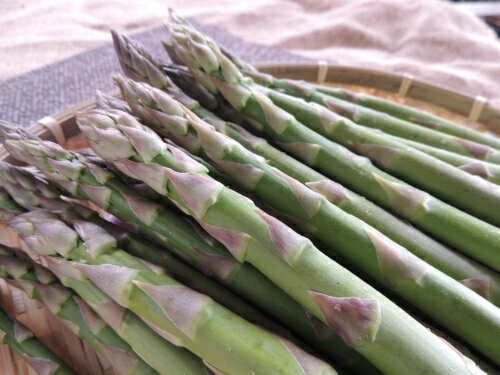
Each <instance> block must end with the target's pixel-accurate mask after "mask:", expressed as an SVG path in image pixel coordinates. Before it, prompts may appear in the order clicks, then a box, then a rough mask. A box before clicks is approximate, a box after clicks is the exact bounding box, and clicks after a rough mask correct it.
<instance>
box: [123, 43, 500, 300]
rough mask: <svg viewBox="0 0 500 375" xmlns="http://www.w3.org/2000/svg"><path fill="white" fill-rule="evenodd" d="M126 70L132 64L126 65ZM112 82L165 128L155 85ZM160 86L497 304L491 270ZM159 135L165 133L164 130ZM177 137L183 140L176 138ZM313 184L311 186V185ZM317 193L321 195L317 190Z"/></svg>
mask: <svg viewBox="0 0 500 375" xmlns="http://www.w3.org/2000/svg"><path fill="white" fill-rule="evenodd" d="M121 39H123V40H128V39H127V38H126V37H123V36H121ZM133 45H135V44H133V43H128V44H127V45H122V48H121V49H120V51H122V52H121V53H122V55H119V58H120V59H123V58H124V57H123V51H126V50H127V49H126V48H127V47H128V48H132V46H133ZM144 50H145V49H144V47H141V49H139V50H136V51H135V52H136V53H135V56H136V59H139V58H142V59H148V58H149V56H150V55H144V54H141V51H144ZM130 53H131V52H129V54H130ZM153 63H156V62H153ZM129 69H133V68H131V67H130V66H129ZM164 70H165V71H167V72H169V74H173V75H174V77H175V79H177V80H178V79H181V83H183V87H187V88H189V86H190V82H192V81H193V79H194V78H193V77H192V76H190V73H189V72H187V71H186V70H185V69H182V68H179V67H168V68H167V67H165V66H164ZM115 80H116V82H117V84H118V85H119V86H120V89H121V93H122V96H123V97H124V98H125V99H126V100H127V101H128V102H129V103H130V105H131V107H132V108H134V109H135V110H134V111H133V112H135V113H136V115H137V116H139V117H141V118H142V119H143V120H144V121H146V122H147V123H149V124H151V125H154V126H156V131H158V132H159V133H160V134H161V133H162V132H163V131H166V130H168V128H167V125H168V122H169V118H168V117H165V116H162V114H161V113H164V112H163V111H162V107H161V105H160V103H161V102H164V101H165V100H167V99H166V98H165V97H164V95H165V94H163V93H161V92H158V91H157V90H155V89H150V88H149V87H148V86H147V85H145V84H140V83H135V82H134V81H131V80H123V79H120V77H116V78H115ZM143 81H145V82H147V81H148V79H147V77H143ZM176 82H177V81H176ZM149 83H152V82H149ZM162 88H163V90H164V91H166V92H168V94H169V95H171V96H172V97H174V98H175V99H177V100H179V101H181V102H183V104H184V105H185V106H186V107H189V108H190V109H191V110H192V111H193V112H194V113H195V114H197V115H198V116H200V117H202V118H208V119H210V120H212V121H211V124H213V125H214V126H216V127H217V129H218V130H219V131H221V132H223V133H224V134H226V135H228V136H230V137H231V138H233V139H235V140H237V141H238V142H240V143H241V144H243V145H244V146H245V147H246V148H247V149H249V150H251V151H253V152H255V153H257V154H259V155H261V156H263V157H264V158H266V160H268V161H269V162H270V164H271V165H273V166H274V167H276V168H278V169H280V170H282V171H283V172H285V173H286V174H289V175H290V176H292V177H294V178H296V179H298V180H299V181H301V182H303V183H308V182H318V181H323V182H322V183H321V184H318V186H325V185H326V186H330V187H331V189H332V191H331V193H330V194H326V197H327V198H330V199H331V201H332V203H335V204H337V205H338V206H339V207H340V208H342V209H343V210H344V211H346V212H348V213H350V214H353V215H355V216H357V217H359V218H361V219H362V220H363V221H365V222H367V223H368V224H370V225H372V226H374V227H375V228H376V229H378V230H380V231H381V232H383V233H384V234H386V235H388V236H389V237H390V238H392V239H394V240H396V242H398V243H399V244H401V245H402V246H404V247H406V248H407V249H408V250H410V251H412V252H413V253H414V254H416V255H417V256H419V257H421V258H422V259H424V260H425V261H427V262H428V263H430V264H431V265H433V266H434V267H437V268H438V269H440V270H441V271H443V272H445V273H446V274H448V275H450V276H452V277H453V278H455V279H457V280H464V283H465V284H466V285H469V286H472V284H475V285H476V286H477V284H476V281H479V280H482V281H484V282H485V283H483V282H480V283H479V284H483V285H488V286H489V287H488V288H487V289H488V290H484V291H482V292H481V291H479V290H478V289H477V287H476V291H478V292H479V293H480V294H481V295H483V296H484V297H485V298H488V299H490V300H491V301H492V302H493V303H495V304H497V305H498V304H499V303H500V281H499V280H498V275H497V274H496V273H495V272H492V271H491V270H489V269H488V268H486V267H483V266H481V265H479V264H477V263H475V262H474V261H472V260H471V259H470V258H468V257H465V256H462V255H460V254H457V253H456V252H454V251H452V250H450V249H447V248H446V247H444V246H443V245H441V244H439V243H438V242H436V241H434V240H433V239H431V238H430V237H428V236H426V235H424V234H423V233H422V232H420V231H418V230H416V229H415V228H414V227H412V226H409V225H407V224H406V223H405V222H403V221H402V220H399V219H397V218H396V217H394V216H392V215H391V214H389V213H388V212H386V211H384V210H383V209H380V208H379V207H378V206H376V205H374V204H372V203H371V202H369V201H367V200H365V199H364V198H362V197H361V196H359V195H357V194H355V193H353V192H351V191H349V190H347V189H346V188H345V187H342V186H341V185H338V184H336V183H334V182H332V181H326V180H328V179H327V178H326V177H325V176H323V175H321V174H319V173H317V172H315V171H314V170H312V169H311V168H309V167H307V166H306V165H304V164H302V163H300V162H299V161H297V160H295V159H293V158H291V157H289V156H288V155H286V154H284V153H282V152H280V151H279V150H277V149H275V148H274V147H272V146H271V145H269V144H268V143H267V142H266V141H265V140H264V139H262V138H256V137H255V136H254V135H252V134H250V133H248V132H247V131H245V130H244V129H242V128H241V127H239V126H238V125H235V124H231V123H227V122H223V121H221V120H220V119H219V118H217V117H216V116H215V115H214V114H213V113H211V112H209V111H207V110H205V109H204V108H203V107H201V106H200V103H198V102H196V101H193V100H192V99H189V98H188V99H187V100H185V99H186V96H185V95H184V94H183V93H182V92H181V91H180V90H179V89H178V88H176V87H175V85H172V84H170V83H169V86H166V87H165V85H163V86H162ZM196 89H197V87H196V86H193V90H196ZM156 97H159V99H156ZM119 108H120V107H116V109H119ZM158 112H160V113H158ZM163 129H165V130H163ZM163 134H164V135H168V133H163ZM177 141H182V140H181V139H177ZM188 146H189V147H190V148H191V149H192V151H193V152H198V145H197V143H196V142H195V140H194V139H191V140H190V142H189V145H188ZM313 185H314V184H312V185H311V186H313ZM317 192H319V193H321V191H317ZM334 193H336V194H334ZM332 198H333V199H332Z"/></svg>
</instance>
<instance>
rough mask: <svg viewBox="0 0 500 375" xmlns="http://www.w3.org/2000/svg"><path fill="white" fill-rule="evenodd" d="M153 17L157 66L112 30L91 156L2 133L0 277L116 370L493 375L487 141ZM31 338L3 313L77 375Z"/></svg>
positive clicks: (494, 263) (17, 132) (496, 233)
mask: <svg viewBox="0 0 500 375" xmlns="http://www.w3.org/2000/svg"><path fill="white" fill-rule="evenodd" d="M166 26H167V29H168V35H169V39H168V40H167V41H164V42H163V46H164V47H165V49H166V51H167V52H168V54H169V56H170V58H171V60H172V61H173V63H169V64H166V63H164V62H162V61H159V60H158V59H156V58H154V57H153V56H152V55H151V54H150V53H149V52H148V51H147V50H146V48H145V47H144V46H142V45H141V44H139V43H138V42H136V41H133V40H131V39H129V38H128V37H125V36H123V35H120V34H118V33H116V32H113V33H112V37H113V42H114V46H115V50H116V54H117V57H118V59H119V61H120V64H121V67H122V69H123V72H124V74H125V76H126V77H123V76H120V75H117V76H115V77H113V79H114V81H115V83H116V85H117V86H118V87H119V89H120V91H121V98H122V99H118V98H114V97H109V96H107V95H105V94H102V93H98V95H97V107H98V108H97V109H93V110H89V111H86V112H83V113H79V114H78V115H77V122H78V126H79V129H80V130H81V132H82V133H83V135H84V136H85V137H86V139H87V140H88V143H89V145H90V149H85V150H81V151H78V152H76V151H69V150H66V149H64V148H63V147H61V146H60V145H58V144H56V143H53V142H49V141H44V140H41V139H38V138H37V137H36V136H34V135H32V134H29V133H27V132H26V131H23V130H21V129H20V128H19V127H17V126H15V125H14V124H9V123H6V122H2V123H1V124H2V126H1V128H2V131H1V133H2V135H1V139H2V142H3V143H4V146H5V148H6V149H7V150H8V151H9V153H10V155H11V156H12V158H14V159H16V160H17V161H18V162H20V163H21V162H22V163H25V164H26V165H27V166H14V165H12V164H9V163H7V162H1V163H0V186H1V189H0V215H1V216H0V218H1V219H2V220H4V221H5V222H6V223H7V224H8V225H9V226H10V228H12V229H13V230H14V231H15V232H16V233H17V234H18V235H19V237H20V239H21V240H22V244H23V246H22V249H13V248H7V247H3V248H1V250H0V254H1V255H0V276H1V277H2V278H3V279H4V280H5V281H6V282H8V283H9V284H10V285H12V286H13V287H15V288H19V289H21V290H23V291H24V292H25V293H26V294H27V295H28V296H29V297H31V298H35V299H37V300H39V301H41V302H42V303H43V304H45V305H46V306H47V308H48V309H49V310H50V311H51V312H52V313H53V314H54V315H56V316H57V317H59V318H60V319H61V321H62V322H64V323H65V324H66V325H68V326H69V327H70V328H71V329H72V330H73V332H74V333H75V334H76V335H78V336H80V337H81V338H82V339H84V340H86V341H88V342H89V343H90V344H91V345H92V346H93V347H94V348H95V350H96V351H97V352H99V353H100V354H101V355H102V356H104V357H105V358H106V359H108V360H109V362H110V364H111V365H112V366H113V367H114V369H115V370H116V372H117V373H118V374H123V375H125V374H163V375H186V374H189V375H197V374H200V375H201V374H215V375H218V374H225V375H278V374H279V375H327V374H351V375H382V374H385V375H424V374H425V375H450V374H457V375H466V374H471V375H478V374H486V373H487V374H499V373H500V370H499V368H498V366H499V365H500V309H499V306H500V275H499V272H500V228H499V225H500V187H499V185H497V184H499V183H500V139H498V138H495V137H494V136H492V135H488V134H484V133H480V132H478V131H475V130H472V129H470V128H466V127H463V126H461V125H458V124H455V123H453V122H450V121H448V120H445V119H442V118H439V117H437V116H434V115H431V114H429V113H426V112H422V111H420V110H416V109H413V108H411V107H407V106H404V105H401V104H396V103H393V102H390V101H387V100H383V99H380V98H377V97H374V96H370V95H367V94H360V93H355V92H351V91H348V90H345V89H340V88H331V87H325V86H320V85H314V84H310V83H307V82H302V81H293V80H286V79H278V78H276V77H273V76H271V75H268V74H264V73H261V72H259V71H258V70H256V69H255V68H254V67H253V66H252V65H250V64H248V63H246V62H244V61H241V60H240V59H239V58H238V57H237V56H234V55H232V54H231V53H230V52H229V51H227V50H225V49H224V48H222V47H220V46H219V45H218V44H217V43H216V42H215V41H214V40H212V39H210V38H209V37H208V36H206V35H204V34H203V33H202V32H200V31H199V30H196V29H195V28H194V27H193V26H192V25H191V24H189V23H188V22H187V21H185V20H184V19H182V18H180V17H179V16H177V15H176V14H175V13H173V12H172V13H171V14H170V18H169V20H168V22H167V24H166ZM12 327H13V328H12ZM28 338H29V340H28ZM33 340H34V339H33V338H32V336H31V335H29V334H27V333H26V330H24V329H19V328H18V326H16V323H12V322H11V321H10V320H8V319H6V318H4V317H3V316H2V315H0V341H3V342H4V343H7V344H9V345H12V346H13V348H14V349H15V350H16V351H18V352H19V353H21V354H22V355H23V357H24V358H28V359H29V360H30V363H33V362H36V363H37V364H39V367H40V368H41V369H40V373H41V374H69V373H72V372H71V370H69V368H68V367H67V366H66V365H64V363H63V362H62V361H60V360H58V359H57V357H55V355H53V354H52V353H50V352H49V351H48V350H47V349H46V348H44V347H43V346H42V345H41V344H39V343H37V344H36V345H35V344H33V343H32V341H33ZM33 358H35V359H36V360H33ZM42 365H43V366H42Z"/></svg>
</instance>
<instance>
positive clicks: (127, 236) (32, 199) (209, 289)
mask: <svg viewBox="0 0 500 375" xmlns="http://www.w3.org/2000/svg"><path fill="white" fill-rule="evenodd" d="M39 174H40V173H39V172H38V171H37V170H36V169H34V168H25V167H18V166H13V165H11V164H8V163H0V184H2V185H4V184H5V185H8V186H9V187H10V188H11V189H10V191H11V196H12V198H14V200H15V201H16V202H18V203H19V204H20V205H22V206H23V207H24V208H25V209H27V210H32V209H46V210H49V211H57V212H63V211H65V213H64V215H66V216H67V217H79V218H85V219H86V220H90V221H92V222H93V223H95V224H97V225H100V226H103V227H104V228H105V229H106V230H108V231H110V232H111V233H112V234H113V235H114V236H115V238H116V239H117V240H119V242H120V245H121V246H122V247H123V248H124V249H125V250H127V251H128V252H129V253H131V254H133V255H136V256H138V257H141V258H142V259H144V260H146V261H148V262H151V263H153V264H157V265H159V266H162V267H164V268H165V269H166V270H167V271H168V272H169V273H172V274H174V275H175V279H176V280H179V281H182V282H183V283H184V284H186V285H187V286H189V287H190V288H193V289H195V290H196V291H198V292H200V293H203V294H207V295H209V296H210V297H212V298H213V299H215V300H216V301H217V302H218V303H220V304H222V305H223V306H225V307H227V308H228V309H230V310H232V311H234V312H235V313H237V314H238V315H240V316H243V317H244V318H245V319H247V320H249V321H251V322H253V323H256V324H259V325H261V326H263V327H265V328H267V329H271V330H274V331H276V332H278V333H281V332H283V331H284V329H283V328H282V327H280V326H278V325H276V324H275V323H274V322H272V321H270V320H269V319H268V318H266V317H265V316H264V315H263V314H262V313H260V312H259V311H257V310H256V309H255V308H253V307H252V306H250V305H249V304H248V303H247V302H245V301H244V300H242V299H241V298H239V297H238V296H237V295H235V294H234V293H231V292H230V291H228V290H227V289H225V288H224V287H222V286H221V285H219V284H218V283H216V282H214V281H212V280H211V279H209V278H208V277H206V276H205V275H203V274H202V273H200V272H197V271H195V270H194V269H192V268H191V267H189V266H188V265H187V264H186V263H184V262H183V261H181V260H180V259H178V258H177V257H175V256H174V255H172V254H171V253H167V252H165V251H164V250H163V249H160V248H159V247H157V246H156V247H155V246H154V244H152V243H151V242H149V241H147V240H144V239H140V238H138V237H137V236H135V235H133V234H132V233H130V232H125V231H124V230H123V229H121V228H119V227H118V226H116V225H114V224H111V223H109V222H106V221H104V220H102V219H100V218H99V217H97V214H95V213H93V212H92V211H87V212H84V213H83V212H82V210H83V209H84V208H83V207H82V206H80V205H78V204H76V203H75V202H74V201H73V204H70V202H72V201H71V200H65V201H62V200H61V199H56V197H59V195H60V193H59V191H58V190H57V188H55V187H54V186H53V185H51V184H49V183H48V182H47V181H45V180H44V179H43V178H42V177H40V176H39ZM2 176H7V177H8V178H9V180H6V179H3V177H2ZM20 212H22V210H20ZM82 213H83V214H82ZM113 220H117V219H116V218H113ZM123 224H125V223H123ZM123 226H125V225H123Z"/></svg>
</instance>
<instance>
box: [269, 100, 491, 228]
mask: <svg viewBox="0 0 500 375" xmlns="http://www.w3.org/2000/svg"><path fill="white" fill-rule="evenodd" d="M265 92H266V95H267V97H268V98H270V99H271V100H272V102H273V103H275V104H276V105H278V106H279V107H281V108H283V109H285V110H286V111H287V112H288V113H290V114H292V115H293V116H295V118H296V119H297V120H298V121H300V122H301V123H303V124H305V125H307V126H308V127H310V128H311V129H313V130H314V131H316V132H318V133H320V134H322V135H323V136H325V137H327V138H329V139H331V140H333V141H336V142H338V143H340V144H343V145H344V146H347V147H349V148H350V149H351V150H354V151H355V152H357V153H360V154H362V155H365V156H367V157H369V158H370V159H371V160H373V161H374V162H375V163H376V164H377V165H379V166H380V167H381V168H382V169H384V170H387V171H389V172H391V173H393V174H395V175H397V176H400V177H401V178H403V179H404V180H405V181H409V182H411V183H413V184H415V185H416V186H420V187H421V188H422V189H424V190H426V191H429V192H430V193H433V194H435V195H436V196H438V197H441V198H442V199H445V200H446V201H449V202H451V203H453V204H454V205H455V206H456V207H459V208H462V209H464V210H465V211H467V212H469V213H471V214H474V215H476V216H478V217H480V218H483V219H484V220H486V221H488V222H490V223H492V224H495V225H500V217H499V215H498V214H497V212H498V209H500V189H499V188H498V186H497V185H492V184H491V183H489V182H487V181H485V180H484V179H480V178H477V177H475V176H471V175H470V174H468V173H466V172H465V171H462V170H459V169H458V168H454V167H452V166H450V165H449V164H447V163H445V162H442V161H440V160H439V159H436V158H434V157H432V156H429V155H427V154H425V153H423V152H420V151H418V150H416V149H414V148H412V147H409V146H407V145H405V144H403V143H400V142H397V141H395V140H394V139H391V138H388V137H386V136H385V135H384V134H382V133H379V132H373V131H370V130H369V129H367V128H365V127H363V126H359V125H356V124H355V123H354V122H352V121H350V120H348V119H347V118H345V117H342V116H338V115H337V113H335V112H332V111H329V110H328V109H324V108H320V107H318V106H315V105H314V104H311V103H306V102H304V101H302V100H301V99H295V98H293V97H291V96H289V95H286V94H282V93H279V92H276V91H273V90H265ZM337 112H340V111H337ZM342 113H343V112H342ZM325 118H328V120H325Z"/></svg>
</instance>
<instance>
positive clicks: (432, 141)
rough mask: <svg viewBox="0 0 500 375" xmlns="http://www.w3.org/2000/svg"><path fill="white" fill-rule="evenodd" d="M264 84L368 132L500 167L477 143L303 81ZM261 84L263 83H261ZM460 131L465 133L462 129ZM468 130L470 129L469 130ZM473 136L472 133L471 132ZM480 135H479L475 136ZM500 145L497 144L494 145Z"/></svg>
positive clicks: (495, 153) (492, 151) (499, 153)
mask: <svg viewBox="0 0 500 375" xmlns="http://www.w3.org/2000/svg"><path fill="white" fill-rule="evenodd" d="M249 76H250V77H256V78H257V79H259V78H261V77H262V75H261V74H260V73H249ZM266 78H267V79H265V83H266V85H267V86H268V87H270V88H273V89H278V90H280V91H283V92H284V93H286V94H289V95H293V96H297V97H300V98H304V99H306V100H307V101H312V102H315V103H319V104H321V105H323V106H325V107H327V108H329V109H331V110H332V111H334V112H336V113H338V114H339V115H342V116H344V117H347V118H349V119H351V120H353V121H354V122H356V123H358V124H361V125H365V126H368V127H371V128H376V129H380V130H383V131H384V132H386V133H388V134H392V135H395V136H398V137H402V138H406V139H409V140H412V141H416V142H419V143H423V144H426V145H429V146H433V147H437V148H441V149H444V150H447V151H451V152H455V153H458V154H462V155H465V156H468V157H472V158H475V159H479V160H484V161H488V162H491V163H495V164H499V163H500V150H498V149H496V148H494V147H490V146H486V145H484V144H482V143H477V142H474V141H471V140H468V139H463V138H459V137H456V136H452V135H449V134H445V133H441V132H439V131H437V130H434V129H431V128H426V127H422V126H420V125H417V124H415V123H412V122H409V121H405V120H402V119H399V118H396V117H392V116H388V115H387V114H386V113H383V112H379V111H376V110H374V109H370V108H366V107H363V106H362V105H358V104H356V102H353V101H347V100H343V99H339V98H338V97H333V96H330V95H327V94H325V93H323V92H321V91H318V90H316V89H315V87H314V85H312V84H309V83H307V82H303V81H293V80H286V79H285V80H280V79H277V78H274V77H271V76H266ZM262 82H263V83H264V81H262ZM461 128H464V129H468V128H466V127H465V126H462V127H461ZM468 130H471V129H468ZM473 132H474V131H473ZM474 133H478V134H481V133H479V132H474ZM482 138H483V140H486V141H489V143H496V141H497V139H495V138H494V137H490V136H488V135H483V137H482ZM497 143H499V144H500V142H497Z"/></svg>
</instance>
